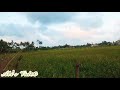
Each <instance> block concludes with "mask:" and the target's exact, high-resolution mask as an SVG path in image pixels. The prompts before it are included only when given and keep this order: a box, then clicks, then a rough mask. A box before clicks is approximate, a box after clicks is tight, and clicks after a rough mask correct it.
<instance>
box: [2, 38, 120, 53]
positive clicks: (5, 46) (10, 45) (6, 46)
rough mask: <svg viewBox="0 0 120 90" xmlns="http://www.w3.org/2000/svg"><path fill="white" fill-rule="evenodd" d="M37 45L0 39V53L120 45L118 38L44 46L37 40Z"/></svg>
mask: <svg viewBox="0 0 120 90" xmlns="http://www.w3.org/2000/svg"><path fill="white" fill-rule="evenodd" d="M36 42H37V43H38V46H35V43H34V42H33V41H32V42H28V41H27V42H20V43H17V42H14V41H13V40H12V41H11V42H6V41H4V40H2V39H1V40H0V53H15V52H18V51H20V50H23V51H33V50H48V49H63V48H80V47H95V46H115V45H120V40H117V41H113V42H107V41H103V42H101V43H96V44H90V43H87V44H86V45H76V46H71V45H68V44H65V45H59V46H53V47H44V46H41V45H42V41H40V40H37V41H36Z"/></svg>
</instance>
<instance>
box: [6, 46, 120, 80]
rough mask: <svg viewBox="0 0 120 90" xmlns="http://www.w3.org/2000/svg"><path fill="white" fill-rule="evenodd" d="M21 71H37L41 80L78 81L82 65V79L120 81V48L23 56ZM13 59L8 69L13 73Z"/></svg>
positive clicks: (30, 53)
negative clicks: (65, 79)
mask: <svg viewBox="0 0 120 90" xmlns="http://www.w3.org/2000/svg"><path fill="white" fill-rule="evenodd" d="M22 55H23V59H22V60H21V61H20V63H19V66H18V69H17V71H21V70H27V71H30V70H31V71H35V70H37V71H38V73H39V75H38V77H39V78H75V64H76V62H77V63H78V62H79V63H80V73H79V77H80V78H120V46H109V47H95V48H73V49H62V50H40V51H32V52H24V53H22ZM15 62H16V60H13V61H12V63H11V64H10V65H9V67H8V68H7V69H9V70H13V69H14V63H15Z"/></svg>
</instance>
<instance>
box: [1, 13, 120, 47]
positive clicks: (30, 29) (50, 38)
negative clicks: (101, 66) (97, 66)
mask: <svg viewBox="0 0 120 90" xmlns="http://www.w3.org/2000/svg"><path fill="white" fill-rule="evenodd" d="M36 14H37V13H36ZM68 14H69V13H67V15H68ZM28 15H29V14H26V13H25V12H19V13H18V12H1V13H0V28H1V29H0V35H1V36H0V38H1V39H4V40H6V41H11V40H14V41H18V42H20V41H36V40H37V39H39V40H41V41H43V45H48V46H51V45H52V46H54V45H59V44H66V43H70V44H85V43H87V42H89V43H91V42H93V43H96V42H101V41H104V40H107V41H114V40H117V39H119V38H120V13H117V12H90V13H89V12H86V13H85V12H80V13H79V12H75V14H73V16H72V14H71V15H70V16H71V18H70V17H69V19H68V20H67V19H65V20H63V21H61V20H60V23H59V22H57V23H56V22H55V23H54V20H53V18H54V17H53V16H52V19H51V17H49V18H50V20H52V23H50V22H49V24H44V23H43V22H41V18H42V17H43V18H42V20H43V21H44V18H46V17H47V15H49V13H47V15H46V16H45V17H44V15H42V16H41V18H40V19H39V20H37V19H35V21H34V22H32V21H31V20H29V18H28V17H27V16H28ZM39 15H40V13H39ZM39 15H37V18H39ZM52 15H54V14H52ZM63 15H65V13H64V14H63ZM58 16H59V17H60V15H58ZM68 16H69V15H68ZM62 17H63V16H61V18H62ZM31 18H32V17H31ZM64 18H65V17H64ZM55 19H57V18H55ZM59 19H60V18H59ZM56 21H59V20H56ZM45 22H47V19H45ZM13 29H14V30H13ZM15 32H16V33H15ZM8 33H9V34H8ZM17 33H18V34H20V35H23V36H22V37H21V36H19V35H18V34H17ZM63 41H64V42H63Z"/></svg>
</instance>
